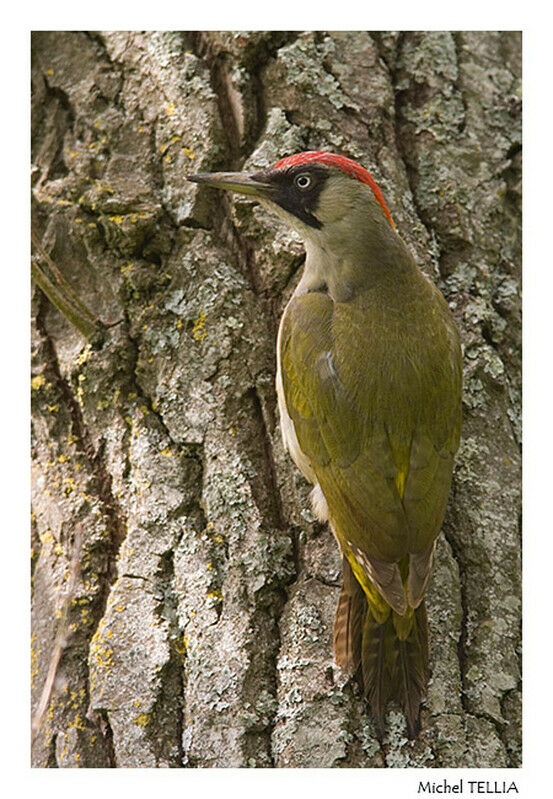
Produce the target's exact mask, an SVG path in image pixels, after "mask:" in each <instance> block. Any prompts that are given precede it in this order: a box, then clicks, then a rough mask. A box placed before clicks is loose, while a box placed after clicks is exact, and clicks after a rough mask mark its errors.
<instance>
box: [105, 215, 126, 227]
mask: <svg viewBox="0 0 553 799" xmlns="http://www.w3.org/2000/svg"><path fill="white" fill-rule="evenodd" d="M108 219H109V221H110V222H114V223H115V224H116V225H120V224H121V222H122V221H123V219H124V217H123V216H121V214H115V215H114V216H108Z"/></svg>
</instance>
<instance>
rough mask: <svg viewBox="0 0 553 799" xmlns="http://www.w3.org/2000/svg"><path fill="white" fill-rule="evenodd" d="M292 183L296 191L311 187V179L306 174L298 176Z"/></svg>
mask: <svg viewBox="0 0 553 799" xmlns="http://www.w3.org/2000/svg"><path fill="white" fill-rule="evenodd" d="M294 183H295V184H296V186H297V187H298V189H308V188H309V186H311V177H310V176H309V175H306V174H302V175H298V176H297V177H296V179H295V181H294Z"/></svg>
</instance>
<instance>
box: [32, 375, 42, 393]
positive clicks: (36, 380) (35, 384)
mask: <svg viewBox="0 0 553 799" xmlns="http://www.w3.org/2000/svg"><path fill="white" fill-rule="evenodd" d="M45 383H46V378H45V377H44V375H36V377H33V379H32V380H31V388H32V389H33V391H38V390H39V388H42V386H43V385H44V384H45Z"/></svg>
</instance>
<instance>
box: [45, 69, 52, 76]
mask: <svg viewBox="0 0 553 799" xmlns="http://www.w3.org/2000/svg"><path fill="white" fill-rule="evenodd" d="M44 74H45V75H53V74H54V70H53V69H46V70H44Z"/></svg>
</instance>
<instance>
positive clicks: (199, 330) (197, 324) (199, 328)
mask: <svg viewBox="0 0 553 799" xmlns="http://www.w3.org/2000/svg"><path fill="white" fill-rule="evenodd" d="M192 336H193V338H194V339H195V340H196V341H203V340H204V338H205V337H206V336H207V332H206V330H205V313H204V312H203V311H200V315H199V316H198V318H197V319H194V326H193V328H192Z"/></svg>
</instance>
